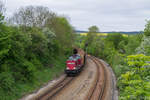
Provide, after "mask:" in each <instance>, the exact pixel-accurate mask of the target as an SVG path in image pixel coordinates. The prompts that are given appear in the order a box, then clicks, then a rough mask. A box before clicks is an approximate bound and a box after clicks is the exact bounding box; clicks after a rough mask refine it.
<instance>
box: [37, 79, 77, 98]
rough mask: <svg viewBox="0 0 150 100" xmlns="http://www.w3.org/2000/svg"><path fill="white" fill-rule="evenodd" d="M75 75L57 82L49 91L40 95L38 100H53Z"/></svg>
mask: <svg viewBox="0 0 150 100" xmlns="http://www.w3.org/2000/svg"><path fill="white" fill-rule="evenodd" d="M73 79H74V77H65V78H64V79H63V80H62V81H60V82H59V83H57V84H56V85H55V86H54V87H53V88H51V89H50V90H49V91H47V92H46V93H45V94H43V95H41V96H40V97H38V98H37V99H36V100H51V99H52V98H53V97H54V96H56V94H58V93H59V92H60V91H61V90H63V88H64V87H66V86H67V85H68V84H69V83H70V82H71V81H72V80H73Z"/></svg>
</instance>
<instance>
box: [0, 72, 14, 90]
mask: <svg viewBox="0 0 150 100" xmlns="http://www.w3.org/2000/svg"><path fill="white" fill-rule="evenodd" d="M14 84H15V80H14V77H13V76H12V74H11V73H10V72H2V73H0V89H3V90H4V91H5V92H7V91H8V92H11V91H12V89H13V85H14Z"/></svg>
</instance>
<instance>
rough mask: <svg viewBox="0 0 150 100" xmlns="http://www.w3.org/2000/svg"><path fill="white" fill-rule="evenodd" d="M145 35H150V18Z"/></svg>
mask: <svg viewBox="0 0 150 100" xmlns="http://www.w3.org/2000/svg"><path fill="white" fill-rule="evenodd" d="M144 35H145V36H150V20H147V24H146V26H145V29H144Z"/></svg>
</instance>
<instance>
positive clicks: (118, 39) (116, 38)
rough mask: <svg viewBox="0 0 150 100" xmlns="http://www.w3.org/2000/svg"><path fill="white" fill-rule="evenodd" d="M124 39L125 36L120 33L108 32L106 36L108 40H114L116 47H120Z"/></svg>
mask: <svg viewBox="0 0 150 100" xmlns="http://www.w3.org/2000/svg"><path fill="white" fill-rule="evenodd" d="M124 40H125V37H123V36H122V34H120V33H114V34H108V36H107V37H106V41H109V42H112V43H113V45H114V46H115V48H116V49H118V46H119V43H120V42H121V41H124ZM125 42H126V41H125Z"/></svg>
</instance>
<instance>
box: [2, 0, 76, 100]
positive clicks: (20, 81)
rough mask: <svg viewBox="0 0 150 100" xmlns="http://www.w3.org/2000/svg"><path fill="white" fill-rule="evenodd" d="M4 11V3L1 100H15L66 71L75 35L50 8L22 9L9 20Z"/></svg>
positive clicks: (28, 7)
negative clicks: (66, 59)
mask: <svg viewBox="0 0 150 100" xmlns="http://www.w3.org/2000/svg"><path fill="white" fill-rule="evenodd" d="M4 10H5V8H4V5H3V4H2V2H0V100H13V99H14V100H15V99H17V98H19V97H21V96H22V95H23V94H24V93H25V92H29V91H32V90H33V89H35V87H38V86H40V85H41V83H43V81H48V80H50V78H52V77H53V76H54V74H56V75H57V74H59V73H60V72H61V71H62V70H63V68H64V63H65V57H67V55H69V53H70V51H71V50H70V49H71V48H72V45H73V41H74V38H73V35H74V34H73V28H72V26H71V25H70V23H69V21H68V20H67V19H66V18H65V17H64V16H59V15H57V14H56V13H54V12H52V11H50V10H49V9H48V8H47V7H42V6H27V7H22V8H20V9H19V10H18V11H17V12H15V13H14V14H13V16H12V17H11V18H9V19H8V20H7V21H5V20H4V19H5V16H4V14H3V12H4ZM58 61H59V62H58Z"/></svg>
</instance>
